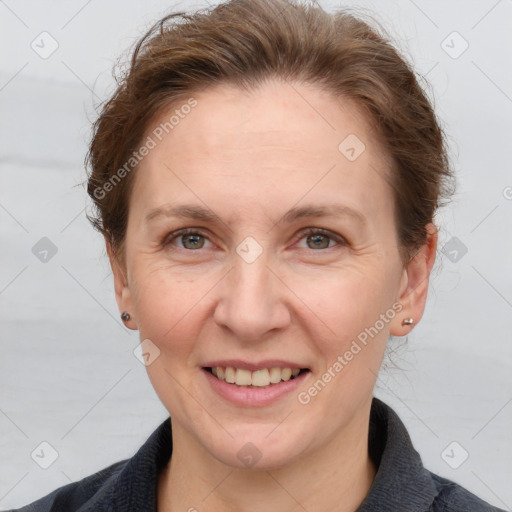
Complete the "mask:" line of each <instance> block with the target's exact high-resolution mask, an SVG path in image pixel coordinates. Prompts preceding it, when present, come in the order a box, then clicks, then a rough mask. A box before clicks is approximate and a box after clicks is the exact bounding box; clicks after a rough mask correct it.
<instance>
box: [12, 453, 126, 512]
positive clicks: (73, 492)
mask: <svg viewBox="0 0 512 512" xmlns="http://www.w3.org/2000/svg"><path fill="white" fill-rule="evenodd" d="M128 460H129V459H126V460H122V461H119V462H116V463H114V464H112V465H110V466H108V467H106V468H103V469H101V470H100V471H98V472H97V473H94V474H92V475H89V476H87V477H85V478H83V479H82V480H79V481H77V482H73V483H70V484H67V485H64V486H62V487H59V488H58V489H55V490H54V491H52V492H51V493H50V494H48V495H47V496H44V497H43V498H40V499H38V500H37V501H34V502H33V503H30V504H29V505H26V506H24V507H22V508H18V509H11V510H7V511H5V512H70V511H73V510H79V509H80V508H81V507H83V506H84V505H89V504H93V503H94V504H97V508H95V510H97V512H103V511H106V510H107V508H103V507H102V503H107V501H106V500H105V498H107V499H108V494H109V492H110V489H111V487H112V486H113V482H114V481H115V479H116V476H117V475H118V474H119V473H120V472H121V471H122V470H123V468H124V467H125V465H126V464H127V462H128Z"/></svg>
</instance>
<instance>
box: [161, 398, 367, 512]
mask: <svg viewBox="0 0 512 512" xmlns="http://www.w3.org/2000/svg"><path fill="white" fill-rule="evenodd" d="M369 411H370V409H369V406H368V407H367V408H365V411H364V413H365V414H362V415H361V416H360V417H358V418H355V419H354V421H353V422H352V423H351V424H350V425H349V426H347V428H345V429H344V430H343V431H342V432H340V433H338V434H337V435H336V436H335V437H334V438H333V439H332V440H330V441H328V442H326V443H325V444H324V445H322V447H321V448H319V449H317V450H315V451H314V453H308V454H306V455H304V456H302V457H300V459H299V460H294V461H293V462H291V463H290V464H288V465H286V466H285V467H281V468H279V469H273V470H268V471H265V470H259V471H256V470H240V469H236V468H233V467H231V466H227V465H225V464H223V463H221V462H219V461H218V460H217V459H214V458H213V457H211V456H210V455H209V454H204V452H203V453H201V454H200V455H199V454H198V456H196V457H194V456H191V454H194V453H199V452H198V450H197V447H194V444H196V443H197V441H195V440H191V439H190V437H189V436H188V435H187V433H186V432H185V431H183V430H182V429H181V428H180V427H179V425H176V428H175V426H174V424H173V446H174V448H173V453H172V457H171V460H170V462H169V464H168V465H167V466H166V468H165V470H164V471H163V472H162V473H161V474H160V477H159V484H158V512H176V511H180V510H186V511H190V512H193V511H197V510H200V511H201V512H203V511H204V512H210V511H212V512H213V511H216V512H232V511H233V512H234V511H237V512H245V511H249V510H250V511H251V512H266V511H268V510H280V511H282V512H298V511H300V512H303V511H304V510H315V511H317V512H324V511H328V510H337V511H338V512H354V511H355V510H357V508H358V506H359V505H360V504H361V502H362V501H363V500H364V498H365V496H366V495H367V494H368V491H369V489H370V487H371V484H372V482H373V479H374V477H375V472H376V470H375V467H374V465H373V463H372V461H371V460H370V458H369V455H368V422H369ZM196 446H197V445H196ZM206 459H207V460H206Z"/></svg>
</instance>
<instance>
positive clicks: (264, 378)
mask: <svg viewBox="0 0 512 512" xmlns="http://www.w3.org/2000/svg"><path fill="white" fill-rule="evenodd" d="M238 371H240V370H238ZM251 384H252V385H253V386H268V385H269V384H270V373H269V372H268V370H267V369H266V368H264V369H263V370H256V371H255V372H252V378H251Z"/></svg>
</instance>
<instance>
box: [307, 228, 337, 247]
mask: <svg viewBox="0 0 512 512" xmlns="http://www.w3.org/2000/svg"><path fill="white" fill-rule="evenodd" d="M303 239H306V244H307V247H305V248H306V249H313V250H318V249H330V248H331V247H332V246H333V245H331V242H335V243H337V244H338V245H341V246H343V245H347V242H346V241H345V240H344V239H343V237H341V236H339V235H336V234H334V233H332V232H330V231H327V230H326V229H321V228H308V229H307V230H306V231H303V232H302V233H301V238H300V240H303ZM302 248H304V247H302Z"/></svg>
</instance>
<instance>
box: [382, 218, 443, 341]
mask: <svg viewBox="0 0 512 512" xmlns="http://www.w3.org/2000/svg"><path fill="white" fill-rule="evenodd" d="M437 240H438V231H437V228H436V227H435V226H434V224H428V225H427V240H426V243H425V245H423V246H422V247H421V248H420V249H419V250H418V252H417V253H416V254H415V255H414V256H413V258H412V259H411V260H410V261H409V263H408V264H407V266H406V267H405V268H404V270H403V275H402V282H401V286H400V292H399V293H400V295H399V298H398V301H399V302H400V304H402V310H401V311H400V313H399V314H397V315H396V316H395V318H394V319H393V321H392V322H391V328H390V334H391V335H392V336H405V335H406V334H408V333H409V332H411V330H412V329H413V327H414V325H416V324H417V323H418V322H419V321H420V320H421V317H422V316H423V312H424V310H425V304H426V302H427V292H428V283H429V276H430V271H431V270H432V267H433V266H434V262H435V259H436V249H437ZM405 318H412V319H413V320H414V323H413V324H412V325H402V321H403V320H404V319H405Z"/></svg>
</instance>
